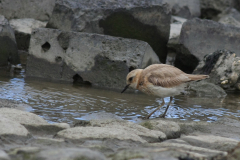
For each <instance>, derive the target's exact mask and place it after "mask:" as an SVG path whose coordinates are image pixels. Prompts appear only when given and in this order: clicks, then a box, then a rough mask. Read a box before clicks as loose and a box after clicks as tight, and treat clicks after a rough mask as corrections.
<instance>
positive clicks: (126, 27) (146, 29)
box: [47, 0, 171, 63]
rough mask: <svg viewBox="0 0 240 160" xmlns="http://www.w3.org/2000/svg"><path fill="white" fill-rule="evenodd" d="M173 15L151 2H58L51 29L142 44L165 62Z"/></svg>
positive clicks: (102, 0) (164, 5) (70, 0)
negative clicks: (135, 40)
mask: <svg viewBox="0 0 240 160" xmlns="http://www.w3.org/2000/svg"><path fill="white" fill-rule="evenodd" d="M170 18H171V11H170V9H169V7H168V5H166V4H162V3H161V2H156V1H155V2H153V1H148V0H142V1H138V2H136V1H134V0H130V1H129V0H118V1H112V0H100V1H96V0H88V1H87V0H58V1H56V5H55V7H54V10H53V14H52V16H51V18H50V20H49V22H48V24H47V27H48V28H55V29H61V30H63V31H78V32H88V33H98V34H106V35H111V36H116V37H124V38H132V39H138V40H143V41H146V42H148V43H149V45H150V46H151V47H152V48H153V50H154V51H155V52H156V53H157V55H158V56H159V58H160V60H161V62H163V63H164V62H165V60H166V54H167V46H166V45H167V42H168V37H169V28H170Z"/></svg>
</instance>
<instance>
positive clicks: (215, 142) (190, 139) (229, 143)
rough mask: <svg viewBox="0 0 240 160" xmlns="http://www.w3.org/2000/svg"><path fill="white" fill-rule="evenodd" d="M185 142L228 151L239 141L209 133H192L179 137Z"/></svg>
mask: <svg viewBox="0 0 240 160" xmlns="http://www.w3.org/2000/svg"><path fill="white" fill-rule="evenodd" d="M181 139H182V140H184V141H186V142H187V143H189V144H191V145H193V146H198V147H202V148H209V149H213V150H220V151H228V150H230V149H233V148H234V147H236V146H237V144H238V143H239V141H237V140H234V139H231V138H225V137H220V136H215V135H210V134H201V133H200V134H194V135H189V136H183V137H181Z"/></svg>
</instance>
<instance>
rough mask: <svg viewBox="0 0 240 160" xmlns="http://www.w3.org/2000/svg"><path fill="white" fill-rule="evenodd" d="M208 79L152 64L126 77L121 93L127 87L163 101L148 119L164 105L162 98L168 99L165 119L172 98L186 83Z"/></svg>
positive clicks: (179, 92) (204, 76)
mask: <svg viewBox="0 0 240 160" xmlns="http://www.w3.org/2000/svg"><path fill="white" fill-rule="evenodd" d="M206 78H209V76H208V75H193V74H187V73H184V72H183V71H181V70H180V69H178V68H176V67H174V66H171V65H167V64H153V65H150V66H148V67H147V68H145V69H135V70H133V71H131V72H130V73H128V75H127V78H126V80H127V85H126V87H125V88H124V89H123V91H122V92H121V93H123V92H124V91H125V90H126V89H127V88H128V87H131V88H134V89H137V90H140V91H142V92H144V93H146V94H150V95H155V96H158V97H161V98H162V99H163V101H162V103H161V105H160V106H159V107H158V108H157V109H155V110H154V111H153V112H151V113H150V114H149V115H148V116H147V117H146V118H147V119H149V117H150V116H151V115H152V114H153V113H154V112H156V111H157V110H158V109H160V108H161V107H162V106H163V105H164V104H165V101H164V97H170V102H169V103H168V105H167V108H166V110H165V112H164V113H163V115H162V116H161V117H163V118H164V117H165V115H166V113H167V110H168V108H169V106H170V104H171V102H172V100H173V96H175V95H179V94H181V93H184V92H185V89H186V87H187V82H190V81H197V80H202V79H206Z"/></svg>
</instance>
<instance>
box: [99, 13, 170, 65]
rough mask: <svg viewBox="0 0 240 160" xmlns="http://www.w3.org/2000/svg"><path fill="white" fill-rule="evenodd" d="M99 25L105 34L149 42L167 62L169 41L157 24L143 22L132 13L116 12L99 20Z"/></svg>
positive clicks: (162, 59)
mask: <svg viewBox="0 0 240 160" xmlns="http://www.w3.org/2000/svg"><path fill="white" fill-rule="evenodd" d="M99 26H100V27H102V28H103V29H104V34H106V35H111V36H116V37H124V38H131V39H138V40H142V41H145V42H147V43H148V44H149V45H150V46H151V47H152V48H153V50H154V51H155V52H156V54H157V55H158V57H159V59H160V61H161V62H162V63H165V61H166V56H167V41H166V40H164V38H163V37H162V36H161V33H160V31H159V30H158V29H157V27H156V26H151V25H147V24H143V23H141V22H140V21H138V20H137V19H136V18H134V17H133V16H132V15H131V14H130V13H126V12H123V11H119V12H115V13H113V14H111V15H110V16H108V17H107V18H106V19H105V20H100V21H99Z"/></svg>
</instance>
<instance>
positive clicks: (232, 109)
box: [0, 74, 240, 124]
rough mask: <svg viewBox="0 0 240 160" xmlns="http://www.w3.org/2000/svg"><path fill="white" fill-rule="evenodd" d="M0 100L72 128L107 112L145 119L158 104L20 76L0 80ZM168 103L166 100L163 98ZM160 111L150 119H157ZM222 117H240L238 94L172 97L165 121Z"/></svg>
mask: <svg viewBox="0 0 240 160" xmlns="http://www.w3.org/2000/svg"><path fill="white" fill-rule="evenodd" d="M0 98H2V99H10V100H14V101H18V102H20V103H24V104H28V105H29V106H31V109H29V111H30V112H33V113H35V114H38V115H40V116H41V117H43V118H44V119H46V120H48V121H49V122H66V123H70V124H73V123H74V122H76V121H77V120H82V119H84V117H86V116H87V115H88V114H90V113H96V112H109V113H113V114H115V115H118V116H120V117H122V118H124V119H127V120H131V121H135V119H136V118H137V117H142V116H146V115H147V114H148V113H150V112H151V111H153V110H154V109H155V108H156V107H158V105H159V104H160V103H161V102H162V100H161V99H160V98H158V97H153V96H148V95H145V94H142V93H140V92H138V91H136V92H126V93H123V94H121V93H120V91H111V90H103V89H96V88H92V87H86V86H74V85H72V84H59V83H51V82H43V81H33V80H31V81H30V80H25V79H24V75H23V74H22V75H19V78H17V77H9V76H7V77H6V76H2V77H0ZM165 102H166V103H167V102H169V98H165ZM164 110H165V107H164V108H161V109H160V110H159V111H157V112H156V113H155V114H154V115H153V116H152V117H158V116H159V115H160V114H162V113H163V112H164ZM223 116H230V117H232V116H233V117H240V94H239V93H234V94H232V93H229V94H228V96H227V97H225V98H211V97H203V98H201V97H195V96H191V95H188V96H186V95H185V96H184V95H181V96H175V97H174V100H173V103H172V105H171V106H170V108H169V110H168V112H167V116H166V118H178V119H181V120H192V121H209V122H211V121H216V120H217V119H218V118H220V117H223Z"/></svg>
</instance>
